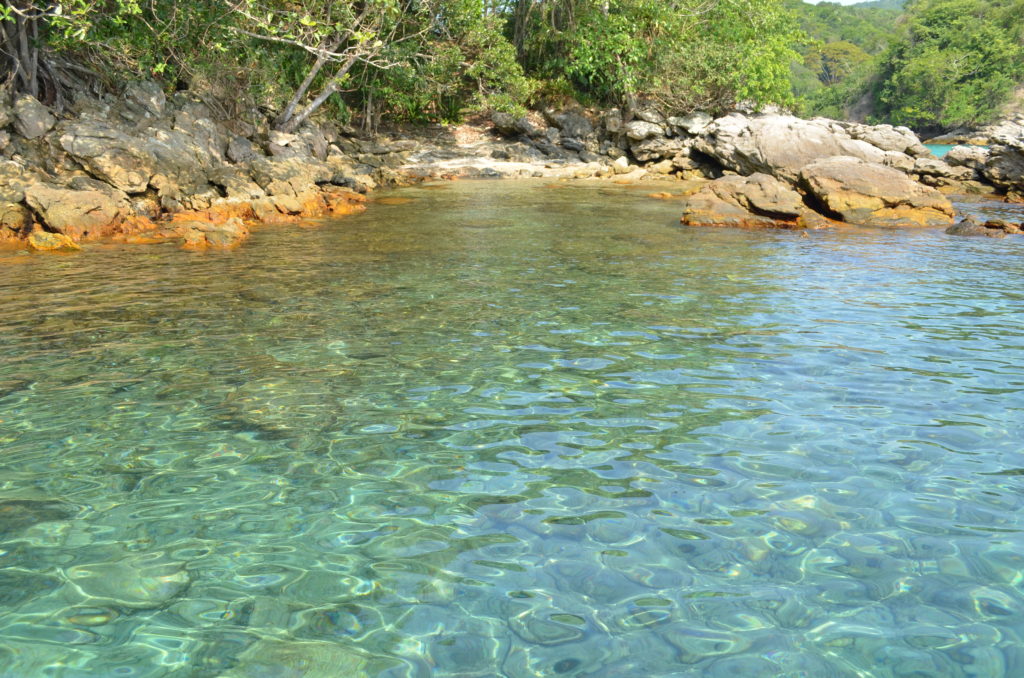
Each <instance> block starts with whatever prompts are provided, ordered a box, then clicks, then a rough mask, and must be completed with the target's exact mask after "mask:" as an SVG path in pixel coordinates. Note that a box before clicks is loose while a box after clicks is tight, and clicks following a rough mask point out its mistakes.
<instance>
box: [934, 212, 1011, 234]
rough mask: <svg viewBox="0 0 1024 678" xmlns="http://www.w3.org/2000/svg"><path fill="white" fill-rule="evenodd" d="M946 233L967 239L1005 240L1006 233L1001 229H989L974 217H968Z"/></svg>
mask: <svg viewBox="0 0 1024 678" xmlns="http://www.w3.org/2000/svg"><path fill="white" fill-rule="evenodd" d="M946 233H948V234H949V235H959V236H965V237H972V236H973V237H978V236H981V237H986V238H1005V237H1006V231H1004V230H1002V229H999V228H987V227H986V226H985V225H984V224H982V223H981V222H980V221H978V220H977V219H975V218H974V217H972V216H966V217H964V218H963V219H961V220H960V221H958V222H957V223H955V224H953V225H952V226H950V227H949V228H947V229H946Z"/></svg>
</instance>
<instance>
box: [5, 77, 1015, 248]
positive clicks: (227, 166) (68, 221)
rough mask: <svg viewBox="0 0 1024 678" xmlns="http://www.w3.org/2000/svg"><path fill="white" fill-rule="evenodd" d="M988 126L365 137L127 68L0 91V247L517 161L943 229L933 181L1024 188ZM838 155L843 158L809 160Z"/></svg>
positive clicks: (239, 211)
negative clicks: (931, 147) (81, 80)
mask: <svg viewBox="0 0 1024 678" xmlns="http://www.w3.org/2000/svg"><path fill="white" fill-rule="evenodd" d="M1004 136H1005V135H1004ZM1000 141H1001V142H1002V145H999V146H994V147H993V148H992V149H991V150H983V149H976V148H970V147H958V148H957V149H954V150H953V151H951V153H950V155H949V156H947V158H946V159H944V160H939V159H936V158H934V157H933V156H932V155H931V153H930V152H929V151H928V149H927V148H925V147H924V146H923V145H922V144H921V142H920V140H919V139H918V138H917V136H916V135H914V134H913V132H911V131H910V130H909V129H906V128H894V127H892V126H889V125H876V126H869V125H860V124H856V123H845V122H841V121H834V120H826V119H814V120H802V119H799V118H795V117H793V116H788V115H785V114H781V113H775V112H768V113H760V114H752V113H731V114H729V115H726V116H723V117H721V118H717V119H715V118H712V117H711V116H709V115H706V114H701V113H695V114H691V115H688V116H685V117H672V116H664V115H662V114H661V113H659V112H658V111H654V110H645V111H639V112H637V113H636V114H635V116H627V115H624V114H623V113H622V112H621V111H619V110H617V109H613V110H609V111H582V110H579V109H574V110H568V111H546V112H545V113H544V114H539V113H534V114H531V115H530V116H528V117H526V118H518V119H517V118H513V117H512V116H508V115H505V114H494V115H493V116H491V118H490V119H479V120H476V121H474V122H473V123H471V124H463V125H457V126H449V127H443V126H440V125H433V126H425V127H419V128H415V127H408V128H404V129H399V130H396V133H395V134H394V136H384V135H381V136H378V137H374V138H360V137H359V136H358V135H356V134H355V133H354V131H353V130H351V129H346V128H341V127H338V126H336V125H333V124H331V123H329V122H328V123H322V124H312V123H311V124H307V125H306V126H304V127H303V128H301V129H299V130H298V131H297V132H296V133H294V134H284V133H281V132H277V131H274V130H272V129H271V128H270V126H269V123H268V122H267V121H255V122H247V121H239V120H218V119H217V118H216V116H215V115H214V114H213V112H212V109H211V107H209V106H207V105H206V104H204V103H203V102H202V101H200V100H198V99H196V98H194V97H192V96H191V95H189V94H188V93H187V92H178V93H176V94H174V95H172V96H171V97H169V98H168V97H167V96H166V95H165V93H164V92H163V91H162V90H161V89H160V87H159V86H157V85H156V84H155V83H149V82H139V83H133V84H132V85H129V86H128V87H127V88H126V89H125V91H124V92H123V94H122V95H120V96H118V97H112V96H108V97H103V98H81V99H79V100H78V101H77V102H76V104H75V106H74V107H73V108H72V109H71V110H70V111H69V112H68V113H66V114H65V115H64V116H63V117H61V118H58V116H57V115H56V114H55V113H54V112H53V111H50V110H49V109H47V108H46V107H45V106H43V105H42V104H40V103H39V102H38V101H36V100H34V99H32V98H31V97H27V96H22V97H18V98H17V99H15V100H14V101H13V102H11V104H10V105H9V106H8V105H7V104H6V103H3V102H0V154H2V159H0V248H2V249H5V250H11V249H33V250H40V251H69V250H76V249H79V248H80V247H81V244H82V243H89V242H99V241H112V242H122V243H138V244H146V243H156V242H176V243H178V244H179V245H180V246H181V247H184V248H186V249H197V250H202V249H207V248H216V249H223V248H232V247H236V246H238V245H239V244H241V243H242V242H244V241H245V239H246V238H247V237H248V235H249V231H250V228H252V227H256V226H257V225H272V224H281V223H294V222H297V221H300V220H303V219H310V218H317V217H325V216H327V217H342V216H345V215H347V214H352V213H355V212H361V211H363V210H365V209H366V203H367V200H366V195H367V194H368V193H370V192H372V191H373V190H374V189H376V188H377V187H380V186H401V185H408V184H412V183H417V182H422V181H434V180H457V179H515V178H526V177H530V178H548V179H553V180H559V179H594V180H600V181H609V182H618V183H636V182H643V181H647V180H661V181H664V180H671V181H680V180H686V181H687V186H688V188H687V193H688V194H690V195H691V199H688V200H687V201H686V202H685V204H684V205H683V208H684V209H683V217H682V220H683V223H684V224H689V225H694V226H719V227H721V226H727V227H728V226H739V227H744V228H827V227H829V226H831V225H834V224H837V223H850V224H854V225H858V224H859V225H868V226H871V225H874V226H879V225H880V226H896V227H904V226H912V227H916V226H928V227H940V226H941V227H943V228H946V227H949V226H952V225H953V219H954V217H955V215H954V212H953V209H952V206H951V204H950V203H949V201H948V200H947V199H946V197H945V196H946V195H948V194H953V193H974V194H982V193H997V192H998V193H1000V194H1001V195H1003V196H1005V199H1007V200H1014V199H1020V196H1021V195H1024V138H1022V139H1011V138H1009V137H1005V138H1001V139H1000ZM836 158H845V159H846V160H845V161H844V162H840V163H834V162H833V163H824V164H822V162H823V161H826V160H829V159H836ZM809 168H810V170H811V171H810V174H809V173H808V169H809ZM812 175H813V176H812ZM743 177H746V179H741V178H743ZM758 177H765V178H758ZM990 228H992V227H990ZM1000 228H1001V227H1000ZM1006 232H1011V233H1015V232H1017V230H1014V229H1007V231H1006Z"/></svg>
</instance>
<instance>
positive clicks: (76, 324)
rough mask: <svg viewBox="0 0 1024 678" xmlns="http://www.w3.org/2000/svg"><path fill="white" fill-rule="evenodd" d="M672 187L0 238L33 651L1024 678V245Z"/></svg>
mask: <svg viewBox="0 0 1024 678" xmlns="http://www.w3.org/2000/svg"><path fill="white" fill-rule="evenodd" d="M649 190H651V189H650V188H647V189H642V190H639V191H638V190H636V189H630V188H622V187H616V188H608V187H604V188H598V187H585V186H561V187H552V188H545V187H543V186H542V185H540V184H529V183H515V182H500V183H499V182H496V183H487V182H478V183H455V184H452V185H448V186H443V187H440V188H410V189H403V190H401V191H396V192H394V193H390V194H388V195H389V196H391V197H393V198H394V197H397V198H407V199H409V201H408V202H404V203H402V204H376V205H373V206H371V208H370V209H369V211H368V212H366V213H365V214H363V215H360V216H356V217H351V218H347V219H345V220H342V221H338V222H330V223H323V224H320V225H312V224H311V225H310V227H309V228H288V227H281V228H268V229H263V230H259V231H257V232H256V234H255V235H254V237H253V239H252V241H251V242H250V243H248V244H247V245H246V246H245V247H243V248H241V249H239V250H237V251H235V252H230V253H209V254H190V253H186V252H181V251H178V250H177V249H175V248H174V247H173V246H130V247H122V246H116V245H108V246H93V247H91V248H90V251H89V252H87V253H84V254H80V255H69V256H31V255H14V254H3V255H0V270H2V271H3V273H4V275H3V276H2V278H0V318H2V323H0V676H2V677H3V678H34V677H36V676H52V677H55V678H85V677H90V678H94V677H96V676H125V677H131V678H141V677H147V678H155V677H163V676H171V677H175V678H177V677H179V676H182V677H189V678H192V677H197V678H205V677H209V678H295V677H300V678H328V677H330V678H335V677H337V676H374V677H384V678H397V677H421V676H444V677H453V678H454V677H456V676H457V677H460V678H465V677H484V676H512V677H516V678H518V677H527V676H578V677H608V678H611V677H622V676H629V677H632V676H692V677H694V678H696V677H698V676H700V677H704V678H706V677H712V678H718V677H728V678H736V677H738V676H743V677H748V676H750V677H761V676H764V677H771V678H776V677H784V678H798V677H814V678H829V677H842V678H865V677H870V678H890V677H900V678H924V677H929V678H934V677H949V678H968V677H971V678H997V677H1001V676H1006V677H1014V676H1021V675H1024V594H1022V590H1021V587H1022V583H1024V574H1022V573H1024V533H1022V531H1021V530H1022V528H1024V511H1022V508H1024V449H1022V445H1021V441H1022V440H1024V409H1022V408H1024V400H1022V391H1024V303H1022V302H1024V291H1022V290H1021V288H1020V285H1019V281H1020V280H1022V279H1024V242H1022V240H1021V239H1020V238H1016V239H1015V238H1007V239H1006V240H1003V241H993V240H989V239H987V238H981V239H965V238H954V237H950V236H946V235H945V234H943V233H942V232H941V231H904V232H895V231H858V230H841V231H831V232H812V233H810V234H809V237H800V235H799V234H796V233H791V232H744V231H737V230H728V229H723V230H714V229H706V230H697V229H683V228H680V227H679V226H678V225H677V224H676V221H677V219H678V212H679V208H678V204H677V203H673V202H671V201H658V200H652V199H649V198H647V197H645V196H644V193H645V192H646V191H649ZM392 202H401V201H400V200H399V201H392ZM1000 207H1001V208H1002V209H1008V208H1006V206H1000ZM970 209H971V210H974V211H980V212H984V211H985V210H989V209H995V206H989V205H985V204H978V205H974V206H971V207H970Z"/></svg>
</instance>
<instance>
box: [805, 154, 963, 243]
mask: <svg viewBox="0 0 1024 678" xmlns="http://www.w3.org/2000/svg"><path fill="white" fill-rule="evenodd" d="M800 186H801V188H802V189H803V190H804V192H805V193H806V194H807V195H808V197H809V198H810V199H811V200H812V201H813V203H814V204H816V205H817V206H818V207H819V209H818V211H820V212H822V213H824V214H825V215H826V216H829V217H832V218H836V219H838V220H841V221H844V222H846V223H849V224H855V225H858V226H872V227H886V228H891V227H921V226H925V227H935V228H937V227H942V228H945V227H948V226H949V225H951V224H952V223H953V214H954V213H953V205H952V204H951V203H950V202H949V200H948V199H947V198H946V197H945V196H943V195H942V194H941V193H939V192H938V191H937V190H935V189H934V188H930V187H928V186H924V185H922V184H920V183H918V182H916V181H914V180H912V179H910V178H909V177H907V175H905V174H903V173H902V172H900V171H899V170H895V169H893V168H891V167H885V166H883V165H878V164H875V163H870V162H865V161H863V160H860V159H858V158H851V157H833V158H825V159H823V160H817V161H815V162H812V163H809V164H808V165H806V166H805V167H804V168H803V169H802V170H801V171H800Z"/></svg>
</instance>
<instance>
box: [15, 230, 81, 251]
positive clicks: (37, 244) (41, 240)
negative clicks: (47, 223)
mask: <svg viewBox="0 0 1024 678" xmlns="http://www.w3.org/2000/svg"><path fill="white" fill-rule="evenodd" d="M28 245H29V247H31V248H32V249H34V250H39V251H40V252H73V251H75V250H80V249H82V248H81V247H80V246H79V245H78V243H76V242H75V241H74V240H72V239H71V238H69V237H68V236H66V235H64V234H63V233H50V232H49V231H44V230H43V229H42V228H34V229H33V230H32V232H31V233H29V235H28Z"/></svg>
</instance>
